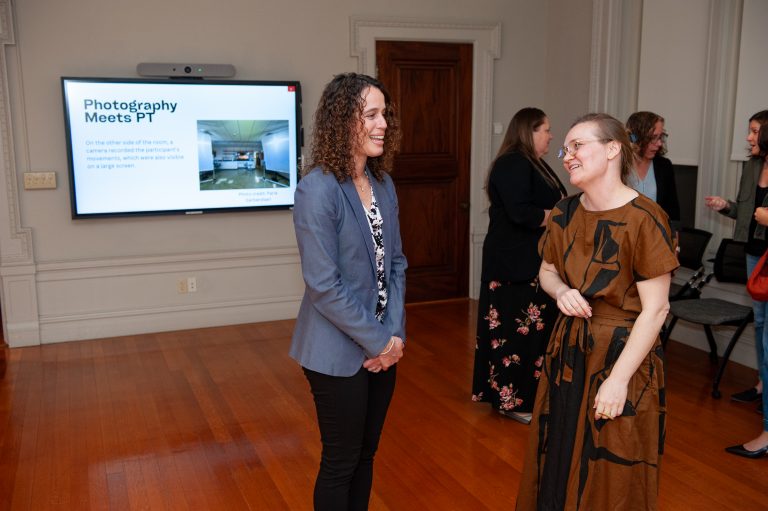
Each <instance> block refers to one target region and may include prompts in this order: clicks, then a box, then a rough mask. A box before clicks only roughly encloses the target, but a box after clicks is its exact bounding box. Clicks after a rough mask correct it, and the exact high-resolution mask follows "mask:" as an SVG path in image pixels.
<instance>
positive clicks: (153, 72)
mask: <svg viewBox="0 0 768 511" xmlns="http://www.w3.org/2000/svg"><path fill="white" fill-rule="evenodd" d="M136 73H137V74H138V75H139V76H155V77H157V76H160V77H168V76H170V77H181V76H186V77H190V78H232V77H233V76H235V66H233V65H231V64H165V63H154V62H142V63H141V64H139V65H137V66H136Z"/></svg>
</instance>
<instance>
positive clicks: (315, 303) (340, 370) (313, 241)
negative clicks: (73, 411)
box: [289, 168, 407, 376]
mask: <svg viewBox="0 0 768 511" xmlns="http://www.w3.org/2000/svg"><path fill="white" fill-rule="evenodd" d="M371 185H372V187H373V194H374V195H375V196H376V201H377V203H378V205H379V210H380V212H381V217H382V221H383V237H384V254H385V256H384V273H385V275H386V280H387V308H386V312H385V315H384V320H383V322H381V323H380V322H379V321H378V320H377V319H376V317H375V312H376V300H377V298H378V290H377V284H376V257H375V253H374V245H373V238H372V236H371V229H370V226H369V224H368V218H367V217H366V214H365V209H364V208H363V205H362V203H361V202H360V198H359V196H358V194H357V190H356V189H355V185H354V183H353V182H352V180H351V179H347V180H346V181H344V182H343V183H339V182H338V181H337V180H336V177H335V176H334V174H333V173H327V174H326V173H324V172H323V171H322V169H320V168H314V169H312V170H311V171H310V172H309V173H308V174H307V175H306V176H304V177H303V178H302V179H301V180H300V181H299V184H298V187H297V188H296V195H295V201H294V209H293V225H294V228H295V230H296V240H297V241H298V245H299V254H300V256H301V271H302V275H303V277H304V283H305V286H306V287H305V290H304V297H303V299H302V301H301V307H300V309H299V315H298V317H297V319H296V326H295V328H294V331H293V339H292V341H291V348H290V352H289V354H290V356H291V357H292V358H293V359H295V360H296V361H297V362H299V364H301V365H302V366H303V367H306V368H307V369H311V370H312V371H316V372H319V373H323V374H328V375H331V376H352V375H354V374H355V373H357V372H358V371H359V370H360V367H362V364H363V362H364V361H365V359H366V358H373V357H376V356H378V354H379V353H381V352H382V351H383V350H384V347H385V346H386V345H387V343H388V342H389V339H390V337H391V336H393V335H396V336H398V337H400V338H402V339H403V340H405V307H404V304H405V269H406V267H407V263H406V260H405V255H403V247H402V241H401V239H400V222H399V220H398V205H397V195H396V194H395V187H394V184H393V183H392V179H391V178H390V177H389V176H388V175H386V174H385V175H384V181H383V182H378V181H376V180H375V179H373V178H372V179H371Z"/></svg>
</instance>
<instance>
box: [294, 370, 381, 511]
mask: <svg viewBox="0 0 768 511" xmlns="http://www.w3.org/2000/svg"><path fill="white" fill-rule="evenodd" d="M395 368H396V366H392V367H390V368H389V369H388V370H387V371H381V372H379V373H372V372H369V371H368V370H367V369H365V368H360V370H359V371H358V372H357V374H355V375H354V376H350V377H339V376H329V375H326V374H322V373H318V372H315V371H310V370H309V369H307V368H304V374H305V375H306V376H307V380H309V386H310V388H311V389H312V395H313V396H314V397H315V408H316V409H317V422H318V424H319V426H320V439H321V440H322V443H323V453H322V457H321V460H320V471H319V473H318V474H317V480H316V481H315V494H314V502H315V511H325V510H332V511H357V510H365V509H368V499H369V497H370V494H371V483H372V481H373V456H374V454H376V448H377V447H378V445H379V437H380V436H381V429H382V427H383V426H384V419H385V418H386V416H387V408H389V402H390V401H391V400H392V393H393V392H394V390H395Z"/></svg>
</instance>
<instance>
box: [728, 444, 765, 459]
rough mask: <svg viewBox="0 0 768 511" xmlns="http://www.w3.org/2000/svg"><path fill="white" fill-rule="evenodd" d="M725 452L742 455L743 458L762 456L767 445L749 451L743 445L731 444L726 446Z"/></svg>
mask: <svg viewBox="0 0 768 511" xmlns="http://www.w3.org/2000/svg"><path fill="white" fill-rule="evenodd" d="M725 452H729V453H731V454H735V455H736V456H742V457H744V458H762V457H763V456H765V454H766V453H768V445H766V446H765V447H763V448H761V449H757V450H756V451H750V450H748V449H747V448H745V447H744V445H732V446H731V447H726V448H725Z"/></svg>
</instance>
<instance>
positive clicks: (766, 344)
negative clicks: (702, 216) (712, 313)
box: [725, 123, 768, 458]
mask: <svg viewBox="0 0 768 511" xmlns="http://www.w3.org/2000/svg"><path fill="white" fill-rule="evenodd" d="M757 147H758V154H757V157H758V158H760V159H762V168H761V171H760V178H758V183H757V186H758V192H757V195H760V193H761V192H760V188H761V184H765V185H766V186H765V187H762V188H766V187H768V123H765V124H763V125H761V126H760V131H759V133H758V136H757ZM764 173H765V174H766V178H765V179H764V178H763V174H764ZM763 193H765V192H763ZM754 217H755V221H756V222H757V224H758V226H759V227H761V228H765V227H766V226H768V207H765V206H762V205H761V206H758V207H756V208H755V215H754ZM758 303H761V302H758ZM761 341H762V342H761ZM755 345H756V346H757V349H758V353H760V350H762V354H761V355H758V360H760V361H761V362H760V367H758V368H757V369H758V371H759V374H760V381H763V382H765V381H768V336H766V335H765V334H763V337H762V339H760V338H755ZM761 404H762V405H763V406H762V412H763V429H762V431H761V433H760V434H759V435H758V436H757V437H756V438H753V439H752V440H750V441H749V442H746V443H744V444H739V445H733V446H731V447H727V448H726V449H725V450H726V451H727V452H729V453H731V454H736V455H737V456H744V457H746V458H762V457H763V456H765V455H766V454H768V416H767V415H766V411H765V410H766V409H768V408H767V407H768V394H766V393H765V392H762V400H761Z"/></svg>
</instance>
